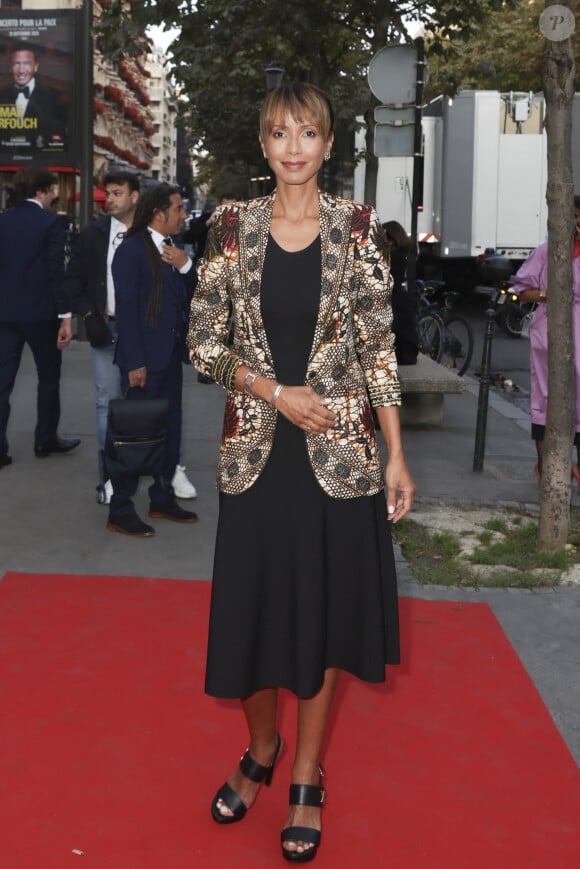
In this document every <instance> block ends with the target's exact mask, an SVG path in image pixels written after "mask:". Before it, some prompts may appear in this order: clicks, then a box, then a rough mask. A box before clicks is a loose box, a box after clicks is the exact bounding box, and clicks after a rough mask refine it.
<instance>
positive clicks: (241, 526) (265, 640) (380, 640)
mask: <svg viewBox="0 0 580 869" xmlns="http://www.w3.org/2000/svg"><path fill="white" fill-rule="evenodd" d="M320 283H321V247H320V238H317V239H316V240H315V241H314V242H313V243H312V244H311V245H310V246H309V247H307V248H306V249H304V250H301V251H298V252H292V253H290V252H288V251H285V250H283V249H282V248H281V247H280V246H279V245H278V244H277V243H276V242H275V241H274V239H273V238H272V237H270V238H269V240H268V246H267V250H266V258H265V263H264V270H263V275H262V285H261V309H262V317H263V321H264V326H265V328H266V334H267V336H268V343H269V346H270V351H271V354H272V359H273V362H274V368H275V372H276V379H277V380H278V381H279V382H280V383H284V384H287V385H289V386H303V385H304V382H305V377H306V369H307V363H308V358H309V355H310V351H311V348H312V342H313V337H314V329H315V325H316V317H317V313H318V307H319V301H320ZM398 660H399V632H398V611H397V588H396V576H395V566H394V559H393V550H392V544H391V536H390V525H389V522H388V521H387V513H386V503H385V496H384V493H382V492H379V493H378V494H377V495H371V496H364V497H357V498H347V499H339V498H331V497H330V496H329V495H327V494H326V493H325V492H324V491H323V489H322V488H321V486H320V484H319V483H318V481H317V480H316V477H315V476H314V472H313V470H312V467H311V465H310V461H309V457H308V452H307V448H306V436H305V433H304V431H302V429H299V428H298V427H297V426H295V425H293V424H292V423H290V422H289V421H288V420H286V418H285V417H284V416H282V414H280V413H279V414H278V418H277V422H276V432H275V436H274V442H273V446H272V451H271V454H270V457H269V459H268V462H267V464H266V467H265V468H264V470H263V472H262V473H261V475H260V476H259V477H258V479H257V480H256V482H255V483H254V484H253V485H252V486H250V488H249V489H247V490H246V491H245V492H242V493H241V494H239V495H228V494H224V493H223V492H222V493H220V515H219V523H218V533H217V540H216V550H215V559H214V574H213V586H212V602H211V615H210V630H209V643H208V658H207V670H206V691H207V693H208V694H211V695H213V696H216V697H223V698H234V697H245V696H247V695H249V694H251V693H253V692H254V691H257V690H259V689H262V688H286V689H289V690H290V691H292V692H294V693H295V694H296V695H297V696H298V697H302V698H306V697H311V696H313V695H314V694H316V693H317V692H318V691H319V690H320V688H321V687H322V682H323V679H324V671H325V670H326V668H328V667H337V668H340V669H342V670H347V671H349V672H350V673H353V674H354V675H355V676H357V677H359V678H360V679H364V680H366V681H369V682H382V681H384V679H385V664H386V663H397V662H398Z"/></svg>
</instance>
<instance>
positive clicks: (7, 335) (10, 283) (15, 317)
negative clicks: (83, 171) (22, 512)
mask: <svg viewBox="0 0 580 869" xmlns="http://www.w3.org/2000/svg"><path fill="white" fill-rule="evenodd" d="M56 181H57V179H56V177H55V176H54V175H53V174H52V173H51V172H48V171H47V170H46V169H42V168H35V167H32V166H31V167H28V168H27V169H24V170H22V171H21V172H20V173H18V175H17V176H16V178H15V193H16V202H17V204H16V205H15V207H14V208H10V209H9V210H8V211H5V212H4V213H3V214H0V467H4V466H6V465H9V464H10V463H11V462H12V459H11V457H10V456H9V455H8V441H7V439H6V429H7V426H8V418H9V416H10V395H11V394H12V389H13V387H14V382H15V380H16V374H17V373H18V368H19V366H20V359H21V357H22V350H23V348H24V344H25V343H27V344H28V345H29V347H30V349H31V350H32V353H33V355H34V361H35V363H36V370H37V373H38V393H37V424H36V430H35V432H34V453H35V455H36V456H37V457H38V458H44V457H45V456H49V455H50V454H51V453H68V452H70V450H72V449H74V447H76V446H78V444H80V440H78V438H75V439H74V440H64V439H62V438H59V437H58V435H57V427H58V422H59V419H60V367H61V350H62V349H63V348H65V347H68V345H69V344H70V340H71V335H72V332H71V317H70V313H69V308H68V305H67V302H66V300H65V298H64V293H63V278H64V226H63V223H62V220H61V219H60V217H58V215H56V214H54V212H52V211H50V210H49V209H50V205H51V203H52V201H53V199H54V198H55V196H56V191H55V185H56Z"/></svg>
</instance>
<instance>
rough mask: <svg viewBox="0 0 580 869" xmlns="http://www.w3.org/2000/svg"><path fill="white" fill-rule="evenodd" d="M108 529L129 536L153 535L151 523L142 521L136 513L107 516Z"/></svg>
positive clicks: (153, 530)
mask: <svg viewBox="0 0 580 869" xmlns="http://www.w3.org/2000/svg"><path fill="white" fill-rule="evenodd" d="M107 528H108V530H109V531H116V532H117V533H118V534H127V535H128V536H129V537H153V535H154V534H155V529H154V528H152V527H151V525H147V524H146V523H145V522H142V521H141V519H139V517H138V516H137V514H136V513H128V514H127V515H126V516H115V517H113V518H110V517H109V521H108V522H107Z"/></svg>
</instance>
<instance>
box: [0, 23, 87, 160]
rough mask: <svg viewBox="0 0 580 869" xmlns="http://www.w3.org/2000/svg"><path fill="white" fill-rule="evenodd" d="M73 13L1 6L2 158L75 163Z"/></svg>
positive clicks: (0, 106) (0, 102)
mask: <svg viewBox="0 0 580 869" xmlns="http://www.w3.org/2000/svg"><path fill="white" fill-rule="evenodd" d="M74 44H75V13H74V12H71V11H65V12H62V11H52V10H46V9H41V10H37V11H27V12H23V11H22V10H19V9H12V10H10V9H0V163H4V164H9V163H20V164H21V163H24V162H26V161H29V160H34V161H35V162H42V163H49V164H51V165H55V166H62V165H65V164H71V163H72V162H74V157H75V147H74V146H75V142H74V138H75V135H74V129H73V122H74V110H73V107H74V88H73V83H74V65H73V60H74Z"/></svg>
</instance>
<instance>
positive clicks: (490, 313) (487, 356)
mask: <svg viewBox="0 0 580 869" xmlns="http://www.w3.org/2000/svg"><path fill="white" fill-rule="evenodd" d="M485 320H486V323H485V338H484V341H483V352H482V354H481V371H480V376H479V398H478V400H477V426H476V429H475V449H474V451H473V470H474V471H483V457H484V454H485V431H486V428H487V405H488V402H489V386H490V383H491V344H492V339H493V323H494V320H495V311H494V310H493V308H488V309H487V311H486V312H485Z"/></svg>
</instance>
